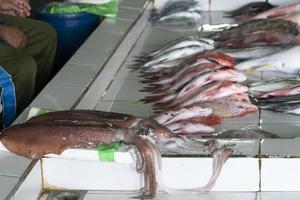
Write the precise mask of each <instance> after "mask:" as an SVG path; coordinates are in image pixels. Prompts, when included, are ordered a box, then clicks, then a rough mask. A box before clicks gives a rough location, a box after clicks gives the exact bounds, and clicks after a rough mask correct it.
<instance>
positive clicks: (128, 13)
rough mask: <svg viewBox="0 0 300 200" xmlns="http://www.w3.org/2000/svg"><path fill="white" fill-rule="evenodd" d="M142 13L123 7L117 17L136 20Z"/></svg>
mask: <svg viewBox="0 0 300 200" xmlns="http://www.w3.org/2000/svg"><path fill="white" fill-rule="evenodd" d="M140 13H141V11H139V10H135V9H131V8H126V7H121V8H120V9H119V12H118V16H117V17H118V18H120V19H128V20H135V19H136V18H137V17H138V16H139V15H140Z"/></svg>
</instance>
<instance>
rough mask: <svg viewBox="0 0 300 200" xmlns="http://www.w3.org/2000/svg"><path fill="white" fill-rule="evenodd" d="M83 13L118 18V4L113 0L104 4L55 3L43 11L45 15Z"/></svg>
mask: <svg viewBox="0 0 300 200" xmlns="http://www.w3.org/2000/svg"><path fill="white" fill-rule="evenodd" d="M81 12H87V13H91V14H95V15H99V16H105V17H116V16H117V13H118V3H117V0H111V1H110V2H108V3H103V4H87V3H59V2H53V3H50V4H48V5H47V6H46V7H45V8H44V9H43V13H49V14H74V13H81Z"/></svg>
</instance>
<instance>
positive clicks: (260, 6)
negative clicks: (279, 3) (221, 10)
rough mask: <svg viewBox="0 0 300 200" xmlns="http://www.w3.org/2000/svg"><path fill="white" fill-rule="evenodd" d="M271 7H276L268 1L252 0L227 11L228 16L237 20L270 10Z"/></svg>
mask: <svg viewBox="0 0 300 200" xmlns="http://www.w3.org/2000/svg"><path fill="white" fill-rule="evenodd" d="M271 8H274V6H272V5H271V4H270V3H268V2H252V3H248V4H246V5H244V6H242V7H240V8H238V9H236V10H233V11H230V12H226V13H225V16H226V17H232V18H234V19H236V20H246V19H249V18H250V17H253V16H256V15H257V14H259V13H261V12H264V11H267V10H270V9H271Z"/></svg>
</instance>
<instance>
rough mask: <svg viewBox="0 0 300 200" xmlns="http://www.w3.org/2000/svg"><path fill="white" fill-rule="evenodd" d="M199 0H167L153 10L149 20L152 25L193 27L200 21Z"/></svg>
mask: <svg viewBox="0 0 300 200" xmlns="http://www.w3.org/2000/svg"><path fill="white" fill-rule="evenodd" d="M200 9H201V8H200V6H199V2H198V1H196V0H169V1H168V2H167V3H166V5H164V6H163V7H162V8H161V9H159V10H154V11H153V13H152V15H151V22H152V23H153V24H154V25H160V26H167V27H175V28H182V27H186V28H194V27H195V26H198V25H199V24H200V23H201V20H202V16H201V11H200Z"/></svg>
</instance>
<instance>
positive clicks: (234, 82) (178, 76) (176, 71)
mask: <svg viewBox="0 0 300 200" xmlns="http://www.w3.org/2000/svg"><path fill="white" fill-rule="evenodd" d="M205 40H207V39H205ZM177 41H178V42H171V43H170V44H171V45H169V46H176V45H177V44H180V42H181V41H182V40H177ZM210 43H213V42H210ZM187 48H189V47H187ZM164 49H168V48H165V47H163V48H161V49H158V50H156V51H155V52H160V51H161V50H162V51H163V50H164ZM151 54H152V53H150V55H151ZM174 57H176V56H174ZM152 59H153V58H151V56H150V57H148V59H147V62H148V63H149V62H152V61H153V60H152ZM155 59H156V58H155ZM233 67H234V60H233V58H232V57H231V56H228V55H225V54H223V53H220V52H218V51H203V52H198V53H196V54H194V55H192V56H185V57H184V61H182V62H181V63H180V64H178V65H173V66H172V67H170V68H168V69H166V68H161V67H157V66H155V65H153V66H148V68H147V69H145V64H141V65H140V66H138V63H137V66H136V67H135V69H136V70H139V72H140V77H141V78H143V80H141V81H140V82H141V83H144V84H147V86H145V87H144V89H142V90H141V91H144V92H149V93H152V94H154V95H152V96H146V97H144V98H143V99H141V101H142V102H144V103H151V104H152V107H153V110H154V112H155V113H158V114H157V115H156V116H154V119H156V120H157V121H158V122H159V123H161V124H163V125H165V126H166V127H167V128H168V129H170V130H171V131H172V132H173V133H174V134H179V135H189V134H198V135H205V134H211V133H213V132H215V128H214V126H215V125H218V124H221V123H222V121H223V120H222V119H223V117H239V116H244V115H246V114H248V113H252V112H256V111H257V107H256V106H255V105H253V104H252V103H251V102H250V100H249V98H248V97H247V95H246V94H245V93H246V92H247V91H248V88H247V87H246V86H243V85H240V84H239V83H241V82H244V81H245V80H246V79H247V77H246V76H245V75H244V74H243V73H241V72H238V71H236V70H235V69H233ZM151 68H156V71H154V70H152V69H151ZM245 95H246V97H245ZM207 109H208V110H209V112H208V110H207ZM204 111H205V112H204Z"/></svg>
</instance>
